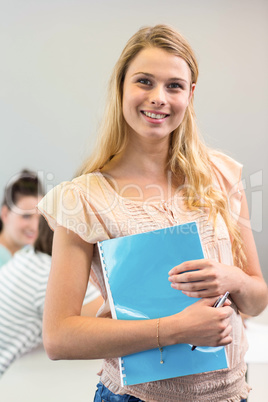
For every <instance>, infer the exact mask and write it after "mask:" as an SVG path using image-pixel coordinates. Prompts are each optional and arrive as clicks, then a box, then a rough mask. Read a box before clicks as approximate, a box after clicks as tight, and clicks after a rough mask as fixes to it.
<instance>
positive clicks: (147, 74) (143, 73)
mask: <svg viewBox="0 0 268 402" xmlns="http://www.w3.org/2000/svg"><path fill="white" fill-rule="evenodd" d="M139 74H142V75H146V76H147V77H151V78H155V76H154V75H153V74H150V73H145V72H144V71H139V72H137V73H134V74H133V75H132V77H135V76H136V75H139ZM168 81H183V82H185V83H186V84H187V83H188V81H187V80H185V79H184V78H180V77H173V78H169V79H168Z"/></svg>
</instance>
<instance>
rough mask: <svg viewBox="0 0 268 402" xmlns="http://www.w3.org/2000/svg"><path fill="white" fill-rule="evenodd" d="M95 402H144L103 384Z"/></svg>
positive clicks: (99, 388) (99, 385)
mask: <svg viewBox="0 0 268 402" xmlns="http://www.w3.org/2000/svg"><path fill="white" fill-rule="evenodd" d="M97 388H98V389H97V391H96V393H95V398H94V402H143V401H142V400H141V399H139V398H136V397H135V396H131V395H127V394H125V395H118V394H117V395H116V394H114V393H113V392H111V391H109V390H108V388H106V387H105V386H104V385H103V384H102V383H101V382H99V383H98V385H97ZM241 402H246V399H241Z"/></svg>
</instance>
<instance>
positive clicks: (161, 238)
mask: <svg viewBox="0 0 268 402" xmlns="http://www.w3.org/2000/svg"><path fill="white" fill-rule="evenodd" d="M98 246H99V252H100V257H101V262H102V267H103V272H104V278H105V283H106V288H107V293H108V297H109V301H110V306H111V312H112V317H113V318H114V319H120V320H142V319H153V318H161V317H165V316H169V315H172V314H176V313H178V312H180V311H182V310H184V309H185V308H186V307H187V306H189V305H191V304H193V303H195V302H196V301H197V300H198V299H196V298H192V297H188V296H186V295H184V294H183V293H182V292H181V291H179V290H176V289H173V288H172V287H171V286H170V282H169V280H168V272H169V271H170V269H171V268H173V267H174V266H176V265H178V264H180V263H182V262H184V261H189V260H197V259H202V258H204V254H203V250H202V245H201V241H200V236H199V233H198V227H197V224H196V222H190V223H186V224H182V225H177V226H172V227H168V228H164V229H160V230H156V231H150V232H145V233H140V234H135V235H131V236H125V237H119V238H115V239H110V240H104V241H102V242H99V243H98ZM160 324H161V322H160ZM163 360H164V364H160V352H159V350H158V349H152V350H147V351H144V352H139V353H135V354H132V355H127V356H124V357H122V358H120V369H121V384H122V385H133V384H139V383H144V382H151V381H156V380H163V379H167V378H172V377H180V376H186V375H190V374H197V373H202V372H206V371H214V370H219V369H225V368H227V367H228V362H227V357H226V353H225V348H224V347H215V348H213V347H197V348H196V349H195V350H194V351H192V350H191V345H189V344H177V345H171V346H165V347H164V348H163Z"/></svg>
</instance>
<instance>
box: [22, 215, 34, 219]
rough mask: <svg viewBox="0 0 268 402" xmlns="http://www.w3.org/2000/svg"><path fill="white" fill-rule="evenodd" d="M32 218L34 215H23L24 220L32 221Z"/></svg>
mask: <svg viewBox="0 0 268 402" xmlns="http://www.w3.org/2000/svg"><path fill="white" fill-rule="evenodd" d="M31 216H32V215H30V214H25V215H22V217H23V219H30V218H31Z"/></svg>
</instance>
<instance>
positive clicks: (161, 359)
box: [156, 318, 164, 364]
mask: <svg viewBox="0 0 268 402" xmlns="http://www.w3.org/2000/svg"><path fill="white" fill-rule="evenodd" d="M159 324H160V318H158V319H157V324H156V337H157V346H158V349H159V351H160V363H161V364H163V363H164V360H163V348H162V347H161V346H160V343H159Z"/></svg>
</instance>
